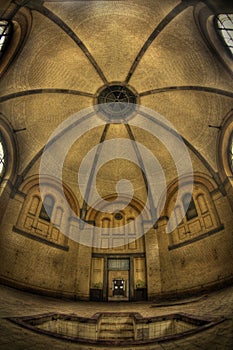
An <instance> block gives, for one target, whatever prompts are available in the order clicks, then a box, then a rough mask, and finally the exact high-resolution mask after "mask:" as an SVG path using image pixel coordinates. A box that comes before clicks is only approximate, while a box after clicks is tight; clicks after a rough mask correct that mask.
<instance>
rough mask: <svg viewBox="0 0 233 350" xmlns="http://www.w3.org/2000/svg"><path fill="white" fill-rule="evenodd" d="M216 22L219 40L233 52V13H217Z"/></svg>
mask: <svg viewBox="0 0 233 350" xmlns="http://www.w3.org/2000/svg"><path fill="white" fill-rule="evenodd" d="M216 24H217V30H218V33H219V35H220V38H221V40H222V41H223V43H224V45H226V47H227V48H228V49H229V50H230V52H231V53H232V54H233V14H220V15H217V16H216Z"/></svg>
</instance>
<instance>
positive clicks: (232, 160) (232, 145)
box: [228, 133, 233, 172]
mask: <svg viewBox="0 0 233 350" xmlns="http://www.w3.org/2000/svg"><path fill="white" fill-rule="evenodd" d="M228 159H229V165H230V168H231V171H232V172H233V133H232V134H231V137H230V142H229V148H228Z"/></svg>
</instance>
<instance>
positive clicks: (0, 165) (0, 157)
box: [0, 133, 6, 182]
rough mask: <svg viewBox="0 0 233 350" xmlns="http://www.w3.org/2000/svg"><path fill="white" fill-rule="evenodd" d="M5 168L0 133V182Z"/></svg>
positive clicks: (3, 148) (3, 149) (3, 146)
mask: <svg viewBox="0 0 233 350" xmlns="http://www.w3.org/2000/svg"><path fill="white" fill-rule="evenodd" d="M5 170H6V150H5V145H4V140H3V137H2V135H1V133H0V182H1V181H2V179H3V176H4V173H5Z"/></svg>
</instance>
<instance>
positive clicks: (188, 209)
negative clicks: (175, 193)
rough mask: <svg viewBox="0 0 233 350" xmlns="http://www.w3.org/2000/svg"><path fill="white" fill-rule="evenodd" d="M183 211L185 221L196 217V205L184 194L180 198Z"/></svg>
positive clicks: (189, 195) (189, 196)
mask: <svg viewBox="0 0 233 350" xmlns="http://www.w3.org/2000/svg"><path fill="white" fill-rule="evenodd" d="M182 202H183V206H184V211H185V213H186V214H185V215H186V219H187V220H191V219H193V218H195V217H197V216H198V214H197V209H196V205H195V203H194V200H193V198H192V196H191V194H190V193H186V194H185V195H184V196H183V198H182Z"/></svg>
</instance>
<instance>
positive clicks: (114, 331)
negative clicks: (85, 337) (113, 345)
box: [98, 315, 134, 341]
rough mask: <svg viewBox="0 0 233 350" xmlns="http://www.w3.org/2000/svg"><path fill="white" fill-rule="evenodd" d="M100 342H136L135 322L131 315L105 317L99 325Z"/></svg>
mask: <svg viewBox="0 0 233 350" xmlns="http://www.w3.org/2000/svg"><path fill="white" fill-rule="evenodd" d="M98 339H99V340H106V341H109V340H111V341H121V340H122V341H123V340H134V322H133V318H132V317H130V316H129V315H127V316H123V315H119V316H118V315H103V316H102V317H101V320H100V323H99V333H98Z"/></svg>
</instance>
